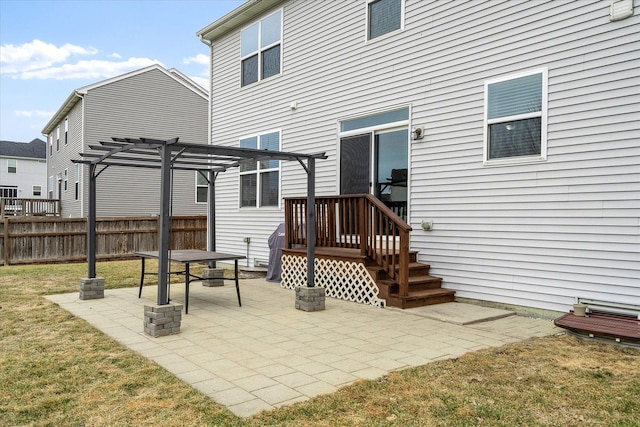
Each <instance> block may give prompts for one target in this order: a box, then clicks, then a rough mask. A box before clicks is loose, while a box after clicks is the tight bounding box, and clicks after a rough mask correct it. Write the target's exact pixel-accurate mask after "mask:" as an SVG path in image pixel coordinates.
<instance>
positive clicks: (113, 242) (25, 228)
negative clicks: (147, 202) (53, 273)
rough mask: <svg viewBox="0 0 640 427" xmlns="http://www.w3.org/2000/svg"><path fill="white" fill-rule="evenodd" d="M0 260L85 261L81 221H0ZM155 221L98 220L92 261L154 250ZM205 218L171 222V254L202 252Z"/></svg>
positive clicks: (83, 223) (84, 232) (5, 262)
mask: <svg viewBox="0 0 640 427" xmlns="http://www.w3.org/2000/svg"><path fill="white" fill-rule="evenodd" d="M0 225H1V226H2V233H1V234H0V261H2V263H3V265H9V264H37V263H49V262H71V261H85V260H86V259H87V219H86V218H60V217H54V218H34V217H13V218H8V217H7V218H3V219H0ZM158 226H159V218H158V217H121V218H98V220H97V221H96V238H97V242H96V250H97V258H98V259H101V260H105V259H117V258H128V257H131V256H132V254H133V253H134V252H137V251H155V250H158ZM206 247H207V217H206V216H175V217H173V218H172V219H171V249H206Z"/></svg>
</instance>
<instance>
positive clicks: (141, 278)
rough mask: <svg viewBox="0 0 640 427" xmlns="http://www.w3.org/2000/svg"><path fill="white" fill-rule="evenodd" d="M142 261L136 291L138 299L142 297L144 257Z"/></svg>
mask: <svg viewBox="0 0 640 427" xmlns="http://www.w3.org/2000/svg"><path fill="white" fill-rule="evenodd" d="M141 259H142V271H141V273H140V290H139V291H138V298H141V297H142V285H144V257H142V258H141Z"/></svg>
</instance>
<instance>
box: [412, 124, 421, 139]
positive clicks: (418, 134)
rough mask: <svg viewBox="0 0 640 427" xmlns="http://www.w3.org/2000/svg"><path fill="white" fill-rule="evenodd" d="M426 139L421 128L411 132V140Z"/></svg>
mask: <svg viewBox="0 0 640 427" xmlns="http://www.w3.org/2000/svg"><path fill="white" fill-rule="evenodd" d="M423 137H424V130H423V129H422V128H421V127H417V128H413V131H411V139H413V140H416V139H422V138H423Z"/></svg>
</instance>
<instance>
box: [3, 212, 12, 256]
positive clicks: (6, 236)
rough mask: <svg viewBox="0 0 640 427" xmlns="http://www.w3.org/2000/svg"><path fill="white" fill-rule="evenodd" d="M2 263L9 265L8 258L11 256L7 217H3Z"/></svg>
mask: <svg viewBox="0 0 640 427" xmlns="http://www.w3.org/2000/svg"><path fill="white" fill-rule="evenodd" d="M3 246H4V265H9V258H11V254H9V217H8V216H5V217H4V239H3Z"/></svg>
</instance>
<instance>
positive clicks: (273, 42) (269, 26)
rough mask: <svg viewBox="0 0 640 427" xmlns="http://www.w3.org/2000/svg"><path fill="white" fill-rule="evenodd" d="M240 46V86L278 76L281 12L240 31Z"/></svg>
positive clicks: (280, 48)
mask: <svg viewBox="0 0 640 427" xmlns="http://www.w3.org/2000/svg"><path fill="white" fill-rule="evenodd" d="M240 44H241V47H240V57H241V58H240V59H241V63H242V86H246V85H248V84H251V83H255V82H257V81H259V80H263V79H266V78H269V77H271V76H275V75H277V74H280V69H281V57H282V55H281V50H282V10H279V11H277V12H274V13H272V14H271V15H269V16H267V17H265V18H263V19H261V20H260V21H258V22H256V23H254V24H252V25H251V26H249V27H247V28H245V29H244V30H242V32H241V33H240Z"/></svg>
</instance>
